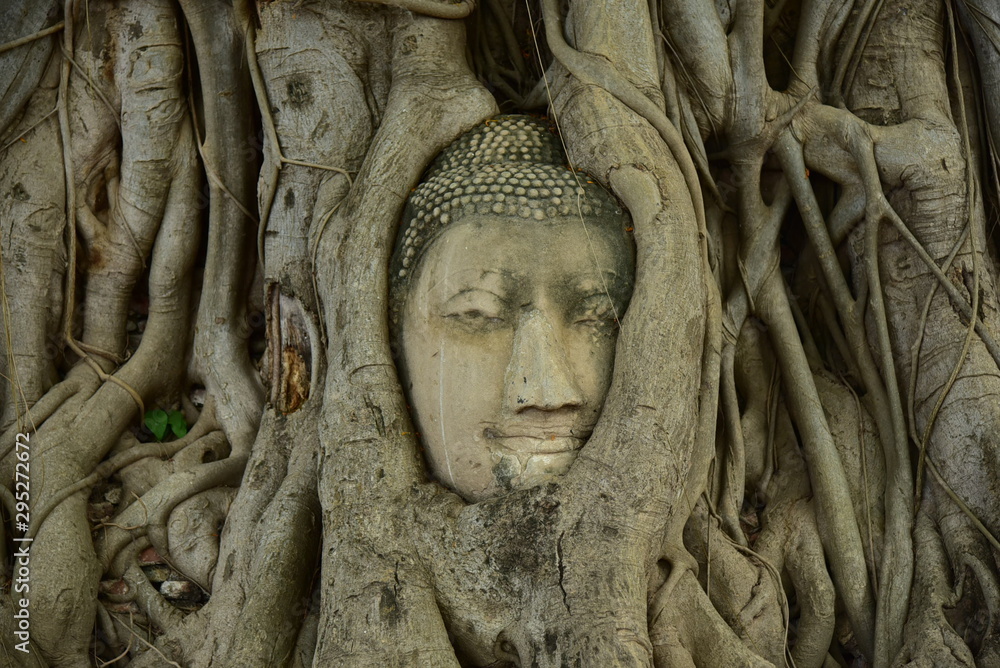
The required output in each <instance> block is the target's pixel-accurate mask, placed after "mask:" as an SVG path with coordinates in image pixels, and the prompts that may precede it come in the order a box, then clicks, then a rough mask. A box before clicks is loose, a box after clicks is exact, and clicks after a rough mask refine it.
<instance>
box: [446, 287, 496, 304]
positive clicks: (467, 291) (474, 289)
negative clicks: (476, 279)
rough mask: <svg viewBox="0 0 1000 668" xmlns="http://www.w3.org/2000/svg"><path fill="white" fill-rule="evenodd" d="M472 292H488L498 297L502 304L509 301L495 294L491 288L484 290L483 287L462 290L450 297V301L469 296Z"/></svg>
mask: <svg viewBox="0 0 1000 668" xmlns="http://www.w3.org/2000/svg"><path fill="white" fill-rule="evenodd" d="M470 292H486V293H488V294H491V295H493V296H494V297H496V298H497V299H499V300H500V301H502V302H506V301H507V299H506V298H505V297H504V296H503V295H499V294H497V293H496V292H494V291H493V290H490V289H489V288H483V287H478V286H473V287H467V288H462V289H461V290H459V291H458V292H456V293H455V294H453V295H451V296H450V297H448V301H451V300H452V299H455V298H456V297H461V296H462V295H467V294H469V293H470Z"/></svg>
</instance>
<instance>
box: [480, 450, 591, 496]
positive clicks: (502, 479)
mask: <svg viewBox="0 0 1000 668" xmlns="http://www.w3.org/2000/svg"><path fill="white" fill-rule="evenodd" d="M579 453H580V449H579V447H576V448H573V449H567V450H562V451H560V452H527V453H526V452H516V453H515V452H511V451H509V450H507V451H504V452H496V451H494V453H493V461H494V466H493V470H492V473H493V477H494V482H493V484H491V485H490V486H489V488H488V489H486V490H484V491H483V492H482V493H479V494H475V495H474V496H475V497H476V498H475V499H474V500H475V501H484V500H486V499H490V498H495V497H498V496H502V495H504V494H506V493H508V492H513V491H516V490H519V489H527V488H529V487H537V486H538V485H542V484H545V483H547V482H552V481H553V480H556V479H558V478H559V477H561V476H563V475H565V474H566V472H567V471H569V467H570V466H572V465H573V462H574V461H575V460H576V456H577V455H578V454H579Z"/></svg>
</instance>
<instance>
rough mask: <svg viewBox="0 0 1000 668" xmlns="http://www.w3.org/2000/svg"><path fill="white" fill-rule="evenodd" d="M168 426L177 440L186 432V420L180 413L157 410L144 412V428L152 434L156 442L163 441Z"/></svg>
mask: <svg viewBox="0 0 1000 668" xmlns="http://www.w3.org/2000/svg"><path fill="white" fill-rule="evenodd" d="M168 426H169V427H170V430H171V431H172V432H173V433H174V436H175V437H177V438H180V437H181V436H184V434H186V433H187V431H188V424H187V420H185V419H184V414H183V413H181V412H180V411H164V410H161V409H159V408H157V409H156V410H152V411H147V412H146V428H147V429H149V430H150V431H151V432H153V436H155V437H156V440H158V441H162V440H163V437H164V436H165V435H166V433H167V427H168Z"/></svg>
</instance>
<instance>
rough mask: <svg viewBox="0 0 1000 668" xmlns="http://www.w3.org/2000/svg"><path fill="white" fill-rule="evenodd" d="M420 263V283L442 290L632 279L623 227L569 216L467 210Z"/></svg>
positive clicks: (584, 286)
mask: <svg viewBox="0 0 1000 668" xmlns="http://www.w3.org/2000/svg"><path fill="white" fill-rule="evenodd" d="M421 265H422V266H421V267H420V274H419V275H420V276H421V278H420V279H419V281H418V282H419V283H420V284H421V286H422V287H421V289H422V290H444V291H456V290H462V289H464V288H465V287H483V288H488V289H497V290H502V291H504V292H512V291H515V289H517V290H519V291H521V292H525V291H527V292H530V291H532V289H533V288H535V287H544V286H549V287H553V286H557V287H560V288H567V289H571V288H572V289H577V288H579V289H589V288H590V287H592V286H594V285H598V284H602V283H604V282H606V281H608V280H614V281H623V282H627V283H630V281H631V273H632V270H631V244H630V241H629V239H628V238H627V237H626V235H625V233H624V232H623V231H622V230H621V229H619V228H617V227H616V226H614V225H610V224H602V223H601V222H594V221H591V222H589V223H588V222H587V221H585V220H582V219H579V218H573V217H556V218H551V219H545V220H541V221H536V220H524V219H521V218H513V217H501V216H470V217H468V218H464V219H462V220H461V221H458V222H456V223H454V224H453V225H451V226H449V227H448V228H447V229H445V230H444V231H442V233H441V234H440V235H439V236H438V238H437V239H436V240H435V241H434V243H433V245H432V246H431V247H430V248H429V249H428V250H427V252H426V254H425V255H424V256H423V258H422V260H421Z"/></svg>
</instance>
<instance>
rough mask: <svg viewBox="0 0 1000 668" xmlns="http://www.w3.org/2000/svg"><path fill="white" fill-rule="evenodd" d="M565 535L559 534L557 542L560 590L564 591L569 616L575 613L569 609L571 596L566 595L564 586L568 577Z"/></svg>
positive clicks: (564, 603)
mask: <svg viewBox="0 0 1000 668" xmlns="http://www.w3.org/2000/svg"><path fill="white" fill-rule="evenodd" d="M565 535H566V532H565V531H563V532H562V533H560V534H559V538H558V539H557V540H556V559H557V560H558V566H559V589H561V590H562V595H563V605H564V606H566V612H567V613H569V614H573V611H572V610H570V608H569V595H568V594H567V593H566V587H565V586H564V585H563V580H564V579H565V577H566V564H565V563H563V549H562V541H563V536H565Z"/></svg>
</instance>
